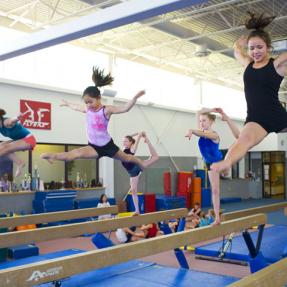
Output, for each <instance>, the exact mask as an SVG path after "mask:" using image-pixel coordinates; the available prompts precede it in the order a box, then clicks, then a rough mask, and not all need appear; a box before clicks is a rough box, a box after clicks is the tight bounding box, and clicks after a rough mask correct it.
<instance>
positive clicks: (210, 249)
mask: <svg viewBox="0 0 287 287" xmlns="http://www.w3.org/2000/svg"><path fill="white" fill-rule="evenodd" d="M250 234H251V237H252V240H253V242H254V243H255V242H256V241H255V240H256V239H257V236H258V231H255V232H251V233H250ZM286 244H287V225H275V226H271V227H267V228H265V230H264V233H263V238H262V243H261V249H260V251H261V252H262V254H263V256H264V257H265V259H266V261H267V262H268V263H274V262H276V261H278V260H280V259H281V258H282V255H283V252H284V248H285V246H286ZM221 246H222V241H221V240H220V241H217V242H214V243H210V244H206V245H203V246H199V247H196V248H195V254H197V255H204V256H212V257H217V256H218V255H219V251H218V250H219V249H220V248H221ZM224 258H228V259H234V260H240V261H249V259H250V258H249V252H248V249H247V246H246V244H245V241H244V239H243V237H242V235H238V236H235V237H234V238H233V240H232V249H231V252H227V253H226V256H225V257H224Z"/></svg>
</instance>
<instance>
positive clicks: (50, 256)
mask: <svg viewBox="0 0 287 287" xmlns="http://www.w3.org/2000/svg"><path fill="white" fill-rule="evenodd" d="M82 252H85V251H84V250H80V249H67V250H63V251H57V252H52V253H47V254H44V255H37V256H30V257H27V258H22V259H18V260H13V261H7V262H3V263H0V270H1V269H7V268H12V267H16V266H21V265H25V264H30V263H35V262H40V261H44V260H49V259H53V258H58V257H63V256H69V255H73V254H78V253H82Z"/></svg>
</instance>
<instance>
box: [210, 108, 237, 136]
mask: <svg viewBox="0 0 287 287" xmlns="http://www.w3.org/2000/svg"><path fill="white" fill-rule="evenodd" d="M216 111H217V112H218V113H219V114H220V115H221V119H222V121H224V122H226V123H227V124H228V126H229V128H230V130H231V132H232V134H233V135H234V137H235V138H236V139H238V138H239V135H240V130H239V128H238V126H237V125H236V124H235V123H234V121H232V120H231V119H230V118H229V116H228V115H227V114H226V113H225V112H224V111H223V110H222V109H221V108H216Z"/></svg>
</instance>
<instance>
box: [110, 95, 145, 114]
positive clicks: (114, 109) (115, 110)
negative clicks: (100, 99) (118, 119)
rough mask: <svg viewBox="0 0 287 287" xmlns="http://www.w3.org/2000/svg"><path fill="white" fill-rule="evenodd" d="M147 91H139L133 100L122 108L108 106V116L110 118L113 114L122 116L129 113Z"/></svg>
mask: <svg viewBox="0 0 287 287" xmlns="http://www.w3.org/2000/svg"><path fill="white" fill-rule="evenodd" d="M144 94H145V91H144V90H142V91H139V92H138V93H137V94H136V95H135V96H134V97H133V98H132V99H131V100H129V101H128V102H127V103H126V104H125V105H121V106H107V107H106V109H105V112H106V116H107V117H108V118H109V117H110V115H112V114H122V113H126V112H128V111H129V110H130V109H131V108H132V107H133V106H134V105H135V103H136V102H137V100H138V98H140V97H142V96H143V95H144Z"/></svg>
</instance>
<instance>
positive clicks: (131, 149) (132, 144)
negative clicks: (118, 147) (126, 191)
mask: <svg viewBox="0 0 287 287" xmlns="http://www.w3.org/2000/svg"><path fill="white" fill-rule="evenodd" d="M135 136H137V137H136V139H134V137H135ZM141 138H143V139H144V142H145V143H146V144H147V146H148V149H149V153H150V159H148V164H147V165H146V167H148V166H150V165H152V164H154V163H155V162H156V161H157V160H158V155H157V153H156V151H155V149H154V147H153V146H152V144H151V143H150V141H149V139H148V137H147V136H146V133H145V132H139V133H136V134H133V135H127V136H125V138H124V141H123V145H124V149H123V152H124V153H126V154H130V155H134V154H135V153H136V152H137V149H138V145H139V142H140V140H141ZM122 165H123V167H124V168H125V169H126V171H127V172H128V174H129V176H130V191H131V193H132V198H133V203H134V207H135V214H134V215H139V214H140V210H139V200H138V183H139V179H140V175H141V172H142V169H141V168H140V166H138V165H137V164H134V163H132V162H122Z"/></svg>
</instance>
